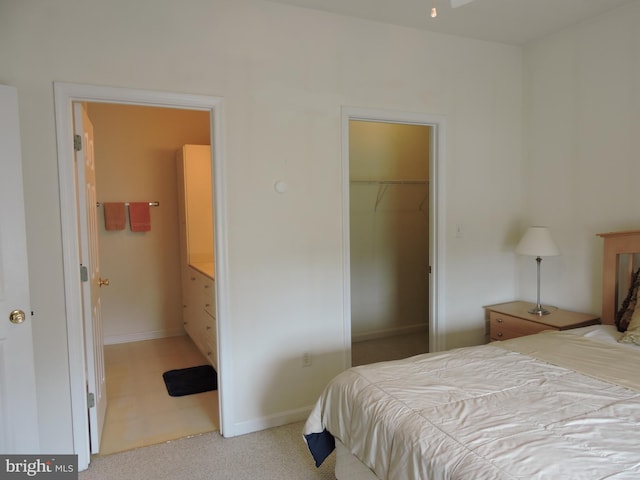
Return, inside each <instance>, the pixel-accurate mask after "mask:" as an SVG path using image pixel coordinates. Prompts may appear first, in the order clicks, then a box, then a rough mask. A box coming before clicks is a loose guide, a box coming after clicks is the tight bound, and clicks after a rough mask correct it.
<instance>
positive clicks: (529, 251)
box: [516, 227, 560, 257]
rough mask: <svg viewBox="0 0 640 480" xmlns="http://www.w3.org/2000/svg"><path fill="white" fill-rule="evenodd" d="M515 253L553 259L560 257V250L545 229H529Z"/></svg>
mask: <svg viewBox="0 0 640 480" xmlns="http://www.w3.org/2000/svg"><path fill="white" fill-rule="evenodd" d="M516 253H517V254H518V255H531V256H533V257H554V256H556V255H560V250H559V249H558V247H557V245H556V244H555V242H554V241H553V239H552V238H551V232H550V231H549V229H548V228H547V227H529V229H528V230H527V231H526V232H525V234H524V235H523V237H522V239H521V240H520V243H518V246H517V247H516Z"/></svg>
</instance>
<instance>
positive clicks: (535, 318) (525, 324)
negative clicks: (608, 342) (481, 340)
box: [484, 301, 600, 340]
mask: <svg viewBox="0 0 640 480" xmlns="http://www.w3.org/2000/svg"><path fill="white" fill-rule="evenodd" d="M534 306H535V305H534V304H533V303H529V302H521V301H516V302H507V303H499V304H497V305H488V306H486V307H484V308H485V312H486V317H487V319H488V321H489V338H490V339H491V340H508V339H510V338H516V337H522V336H524V335H532V334H534V333H538V332H541V331H543V330H568V329H570V328H578V327H586V326H588V325H596V324H598V323H600V317H598V316H597V315H590V314H588V313H578V312H571V311H569V310H562V309H560V308H555V307H549V306H547V307H546V308H547V309H548V310H549V311H550V312H551V313H550V314H549V315H541V316H540V315H533V314H531V313H529V312H528V311H527V310H529V309H530V308H532V307H534Z"/></svg>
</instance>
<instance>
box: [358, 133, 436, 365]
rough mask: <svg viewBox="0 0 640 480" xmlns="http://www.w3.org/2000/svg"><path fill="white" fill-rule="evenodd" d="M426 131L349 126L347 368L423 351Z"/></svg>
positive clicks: (425, 322) (425, 343)
mask: <svg viewBox="0 0 640 480" xmlns="http://www.w3.org/2000/svg"><path fill="white" fill-rule="evenodd" d="M430 130H431V127H430V126H427V125H408V124H401V123H388V122H372V121H363V120H350V122H349V184H350V188H349V203H350V225H349V227H350V232H351V235H350V258H351V339H352V348H351V362H352V365H362V364H366V363H374V362H378V361H383V360H396V359H399V358H405V357H408V356H412V355H417V354H419V353H426V352H427V351H428V350H429V330H428V318H429V152H430V148H429V143H430V137H431V131H430Z"/></svg>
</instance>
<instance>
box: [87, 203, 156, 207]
mask: <svg viewBox="0 0 640 480" xmlns="http://www.w3.org/2000/svg"><path fill="white" fill-rule="evenodd" d="M104 203H105V202H97V203H96V207H101V206H102V205H104ZM143 203H144V202H143ZM124 206H125V207H128V206H129V202H124ZM149 206H150V207H159V206H160V202H149Z"/></svg>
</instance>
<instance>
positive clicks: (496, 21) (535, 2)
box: [271, 0, 638, 45]
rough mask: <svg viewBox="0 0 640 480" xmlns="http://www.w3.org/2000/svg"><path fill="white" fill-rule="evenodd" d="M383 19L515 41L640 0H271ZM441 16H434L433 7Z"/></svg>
mask: <svg viewBox="0 0 640 480" xmlns="http://www.w3.org/2000/svg"><path fill="white" fill-rule="evenodd" d="M271 1H273V2H276V3H284V4H288V5H295V6H299V7H305V8H311V9H315V10H322V11H325V12H332V13H337V14H341V15H349V16H352V17H358V18H363V19H367V20H374V21H378V22H384V23H391V24H395V25H403V26H407V27H413V28H421V29H425V30H429V31H433V32H439V33H446V34H450V35H459V36H463V37H469V38H475V39H479V40H488V41H495V42H500V43H506V44H511V45H524V44H526V43H528V42H531V41H535V40H537V39H539V38H542V37H544V36H546V35H549V34H551V33H554V32H557V31H559V30H562V29H563V28H565V27H568V26H571V25H575V24H578V23H581V22H584V21H585V20H588V19H590V18H593V17H596V16H598V15H600V14H601V13H604V12H606V11H608V10H612V9H614V8H616V7H619V6H620V5H623V4H625V3H630V2H635V1H638V0H474V1H473V2H472V3H469V4H467V5H465V6H462V7H458V8H451V6H450V3H449V0H271ZM434 5H435V6H436V7H437V9H438V16H437V18H435V19H432V18H431V17H430V15H429V13H430V11H431V8H432V7H433V6H434Z"/></svg>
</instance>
